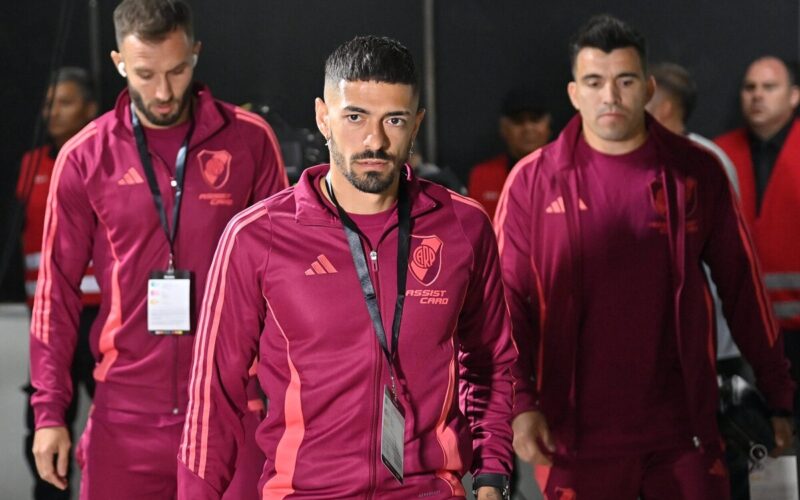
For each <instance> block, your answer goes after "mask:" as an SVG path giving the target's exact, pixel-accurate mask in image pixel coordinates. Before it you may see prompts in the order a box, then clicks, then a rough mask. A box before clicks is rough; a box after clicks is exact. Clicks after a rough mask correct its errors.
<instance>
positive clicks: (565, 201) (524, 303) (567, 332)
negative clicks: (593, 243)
mask: <svg viewBox="0 0 800 500" xmlns="http://www.w3.org/2000/svg"><path fill="white" fill-rule="evenodd" d="M647 127H648V130H649V133H650V134H651V136H652V138H653V139H654V140H655V141H656V147H657V150H658V153H659V157H660V158H661V162H662V165H663V175H664V176H665V178H666V179H667V180H668V185H673V186H675V187H674V188H673V189H672V191H674V192H673V193H668V195H669V197H668V198H667V199H669V200H670V202H669V204H668V206H667V213H668V214H669V216H668V217H669V221H670V224H669V225H668V227H669V228H670V229H669V233H670V239H671V240H672V241H673V242H674V243H673V244H672V245H671V247H670V248H671V250H670V252H671V259H672V261H673V266H674V274H675V276H677V277H678V279H676V280H675V281H674V283H672V284H671V288H672V295H673V298H674V299H673V302H674V304H675V305H674V318H675V321H674V323H675V325H676V326H675V327H674V328H672V330H674V331H675V334H676V336H677V339H676V340H677V345H678V346H679V347H678V356H679V358H680V364H681V370H682V373H683V378H684V380H685V391H686V400H687V403H688V405H689V408H688V409H689V417H690V427H691V431H692V432H693V434H694V435H693V436H687V443H688V442H690V439H692V440H693V441H696V440H694V439H693V438H694V437H696V438H698V439H699V440H700V441H701V442H704V443H706V442H710V441H713V440H716V439H717V436H718V432H717V427H716V408H717V401H718V397H717V382H716V369H715V360H716V353H715V340H714V338H715V337H714V310H713V304H712V302H711V298H710V297H711V296H710V293H709V289H708V283H707V281H706V277H705V273H704V272H703V268H702V266H701V265H700V263H701V261H705V262H706V263H708V265H709V267H710V268H711V272H712V277H713V279H714V282H715V283H716V284H717V286H718V289H719V293H720V296H721V298H722V302H723V305H724V310H725V313H726V317H727V318H728V319H729V324H730V325H731V329H732V333H733V336H734V339H735V340H736V343H737V344H738V345H739V347H740V348H741V350H742V352H743V354H744V356H745V357H746V358H747V360H748V361H749V362H750V363H751V364H752V366H753V368H754V370H755V372H756V376H757V378H758V382H759V386H760V388H761V389H762V391H763V393H764V394H765V396H766V398H767V401H768V403H769V404H770V406H771V407H772V408H775V409H782V410H790V409H791V408H792V391H793V384H792V382H791V380H790V378H789V374H788V369H787V363H786V361H785V359H784V357H783V343H782V341H781V340H782V339H781V338H780V337H779V332H778V330H777V328H776V326H775V325H774V323H773V321H772V319H771V317H770V315H769V310H768V307H767V305H766V304H767V302H766V300H767V298H766V295H765V293H764V291H763V288H762V285H761V281H760V279H759V274H758V270H757V267H756V264H755V262H754V259H753V252H752V246H751V243H750V239H749V235H748V233H747V229H746V227H745V224H744V221H743V219H742V216H741V214H740V212H739V210H738V206H737V204H736V202H735V199H734V197H733V196H732V194H731V191H730V185H729V182H728V181H727V178H726V176H725V172H724V171H723V169H722V167H721V166H720V165H719V163H718V162H717V160H716V159H715V158H714V157H713V156H712V155H711V153H709V152H707V151H706V150H705V149H703V148H700V147H698V146H696V145H694V144H693V143H692V142H691V141H689V140H687V139H685V138H683V137H679V136H677V135H675V134H672V133H670V132H669V131H667V130H666V129H664V128H663V127H662V126H660V125H658V124H657V123H656V122H655V120H652V119H651V118H649V117H648V120H647ZM579 134H581V121H580V116H576V117H575V118H573V119H572V121H571V122H570V123H569V124H568V125H567V127H566V128H565V129H564V131H563V132H562V133H561V135H560V136H559V137H558V139H557V140H556V141H555V142H554V143H551V144H549V145H547V146H545V147H543V148H542V149H540V150H538V151H536V152H534V153H532V154H530V155H528V156H527V157H526V158H524V159H523V160H521V161H520V162H519V163H518V164H517V166H516V167H515V168H514V170H512V172H511V174H510V176H509V178H508V181H507V182H506V186H505V188H504V191H503V195H502V196H501V199H500V205H499V207H498V212H497V215H496V217H495V230H496V231H497V234H498V244H499V247H500V260H501V264H502V268H503V278H504V281H505V284H506V289H507V291H508V300H509V307H510V309H511V318H512V323H513V328H514V337H515V340H516V342H517V345H518V347H519V351H520V356H519V360H518V363H517V365H516V367H515V369H516V370H517V373H516V379H517V380H518V388H517V399H516V404H515V406H514V413H515V415H516V414H519V413H521V412H523V411H528V410H533V409H540V410H541V411H542V412H543V413H544V414H545V416H546V417H547V419H548V422H549V424H550V426H551V430H552V431H553V433H554V434H555V437H556V442H557V444H558V445H559V448H560V450H561V451H562V452H566V451H568V450H570V449H571V448H572V446H573V445H574V443H575V439H576V433H578V432H580V430H579V429H576V428H575V417H576V411H578V410H577V409H576V407H575V400H576V397H575V394H576V390H577V389H576V387H575V385H574V384H575V378H576V366H575V356H576V349H577V342H578V334H577V333H578V331H579V328H580V327H579V321H580V318H581V311H580V310H578V306H577V301H576V300H575V297H576V296H577V295H579V293H577V294H576V293H575V292H574V290H580V289H581V287H580V279H581V277H580V276H579V275H578V273H577V272H576V271H577V269H576V266H575V262H576V260H577V257H576V255H575V252H576V251H577V250H578V249H579V246H578V245H577V241H579V238H580V233H579V231H580V218H579V217H578V216H577V215H576V214H577V213H578V212H579V210H580V209H579V204H580V203H581V198H580V196H579V194H578V193H581V192H587V193H589V197H591V192H592V191H591V190H592V186H591V185H583V184H581V183H580V178H581V176H580V173H579V172H578V169H576V168H575V167H574V162H573V153H574V150H575V145H576V142H577V140H578V137H579ZM690 179H691V180H692V182H690ZM690 184H693V185H694V187H696V189H692V188H687V185H690ZM553 200H557V201H558V200H561V201H560V203H559V204H560V205H561V207H563V208H562V209H561V210H560V211H561V212H563V213H564V216H563V217H554V216H552V214H550V213H548V212H553V211H554V210H553V209H552V208H551V209H548V207H549V206H550V205H551V204H552V203H553ZM692 200H694V201H692ZM689 203H691V204H692V206H693V209H692V210H691V214H687V210H686V209H685V208H683V207H686V206H687V204H689ZM590 209H591V208H590ZM647 209H648V210H650V209H651V208H650V207H647ZM632 251H635V249H632ZM631 307H636V304H631ZM581 410H583V411H590V410H591V409H581Z"/></svg>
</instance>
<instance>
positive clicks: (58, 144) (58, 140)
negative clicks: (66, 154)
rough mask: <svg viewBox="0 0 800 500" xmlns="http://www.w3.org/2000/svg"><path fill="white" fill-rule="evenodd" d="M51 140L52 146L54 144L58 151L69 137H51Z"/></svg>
mask: <svg viewBox="0 0 800 500" xmlns="http://www.w3.org/2000/svg"><path fill="white" fill-rule="evenodd" d="M52 140H53V146H55V148H56V151H60V150H61V148H62V147H63V146H64V144H66V143H67V141H68V140H69V138H68V137H53V138H52Z"/></svg>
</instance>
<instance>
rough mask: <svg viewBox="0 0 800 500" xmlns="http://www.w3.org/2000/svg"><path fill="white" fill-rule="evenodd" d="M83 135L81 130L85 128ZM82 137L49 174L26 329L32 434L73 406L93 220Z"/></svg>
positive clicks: (57, 420) (64, 151)
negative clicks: (84, 173) (74, 366)
mask: <svg viewBox="0 0 800 500" xmlns="http://www.w3.org/2000/svg"><path fill="white" fill-rule="evenodd" d="M84 130H86V129H84ZM86 135H87V134H86V133H85V132H82V133H80V134H79V136H76V138H75V139H73V141H70V142H68V143H67V144H66V145H65V146H64V148H62V150H61V152H60V154H59V156H58V158H57V159H56V164H55V167H54V170H53V176H52V181H51V185H50V192H49V195H48V198H47V208H46V211H45V219H44V234H43V237H42V252H41V259H42V260H41V262H40V267H39V277H38V280H37V285H36V295H35V297H34V304H33V312H32V314H31V330H30V366H31V383H32V384H33V387H34V388H35V389H36V392H35V393H34V394H33V396H32V398H31V404H32V405H33V409H34V418H35V426H36V429H39V428H42V427H54V426H62V425H65V423H64V413H65V411H66V409H67V407H68V406H69V404H70V402H71V401H72V377H71V376H70V369H71V366H72V361H73V354H74V352H75V344H76V342H77V335H78V334H77V330H78V316H79V314H80V310H81V292H80V283H81V278H82V277H83V273H84V271H85V270H86V266H87V264H88V263H89V260H90V256H91V251H92V246H93V234H94V231H95V227H96V219H95V216H94V212H93V210H92V206H91V204H90V202H89V199H88V197H87V193H86V189H85V186H84V183H83V179H82V177H81V174H80V167H81V165H80V162H81V161H82V160H81V159H80V157H81V155H80V153H79V151H76V148H77V147H78V144H79V142H76V139H77V140H78V141H81V140H83V139H84V138H85V137H86Z"/></svg>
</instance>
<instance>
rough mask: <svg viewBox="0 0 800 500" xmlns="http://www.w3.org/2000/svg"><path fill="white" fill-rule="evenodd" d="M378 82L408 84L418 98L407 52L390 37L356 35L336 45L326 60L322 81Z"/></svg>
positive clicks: (416, 85)
mask: <svg viewBox="0 0 800 500" xmlns="http://www.w3.org/2000/svg"><path fill="white" fill-rule="evenodd" d="M342 80H344V81H347V82H356V81H362V82H370V81H372V82H381V83H399V84H405V85H411V86H412V87H413V89H414V95H419V79H418V76H417V70H416V68H415V66H414V59H413V58H412V57H411V53H410V52H409V51H408V49H407V48H406V47H405V46H404V45H403V44H401V43H400V42H398V41H397V40H394V39H392V38H388V37H378V36H372V35H369V36H358V37H356V38H353V39H352V40H350V41H348V42H345V43H343V44H341V45H339V46H338V47H337V48H336V50H334V51H333V52H332V53H331V55H330V56H328V59H327V60H326V61H325V82H326V84H333V85H336V84H338V83H339V82H340V81H342Z"/></svg>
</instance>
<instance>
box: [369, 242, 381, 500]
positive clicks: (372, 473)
mask: <svg viewBox="0 0 800 500" xmlns="http://www.w3.org/2000/svg"><path fill="white" fill-rule="evenodd" d="M365 243H366V245H367V247H370V246H371V245H370V244H369V242H365ZM369 260H370V262H371V266H370V267H371V268H372V276H371V277H372V286H373V288H374V289H375V300H376V301H377V303H378V308H379V309H380V304H381V300H380V297H381V295H380V287H379V280H378V251H377V250H374V249H373V250H370V252H369ZM373 337H374V332H373ZM372 345H373V349H372V352H373V359H374V360H375V363H374V366H375V370H374V372H373V378H372V380H373V386H372V393H373V394H381V395H382V391H381V390H380V388H381V387H380V385H381V384H380V381H381V370H382V368H383V366H382V365H383V363H382V361H383V353H382V352H381V349H380V346H378V342H377V339H376V340H375V341H374V342H373V344H372ZM380 398H381V396H378V397H373V399H372V422H371V424H370V427H371V432H370V437H371V439H370V454H369V489H368V490H367V499H368V500H369V499H372V498H374V497H375V488H376V487H377V477H378V471H377V468H376V465H377V463H378V454H379V453H380V446H379V445H378V443H379V442H380V436H379V435H378V432H380V431H379V429H380V422H379V419H380V417H381V405H379V404H378V401H379V400H380V401H382V399H380Z"/></svg>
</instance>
